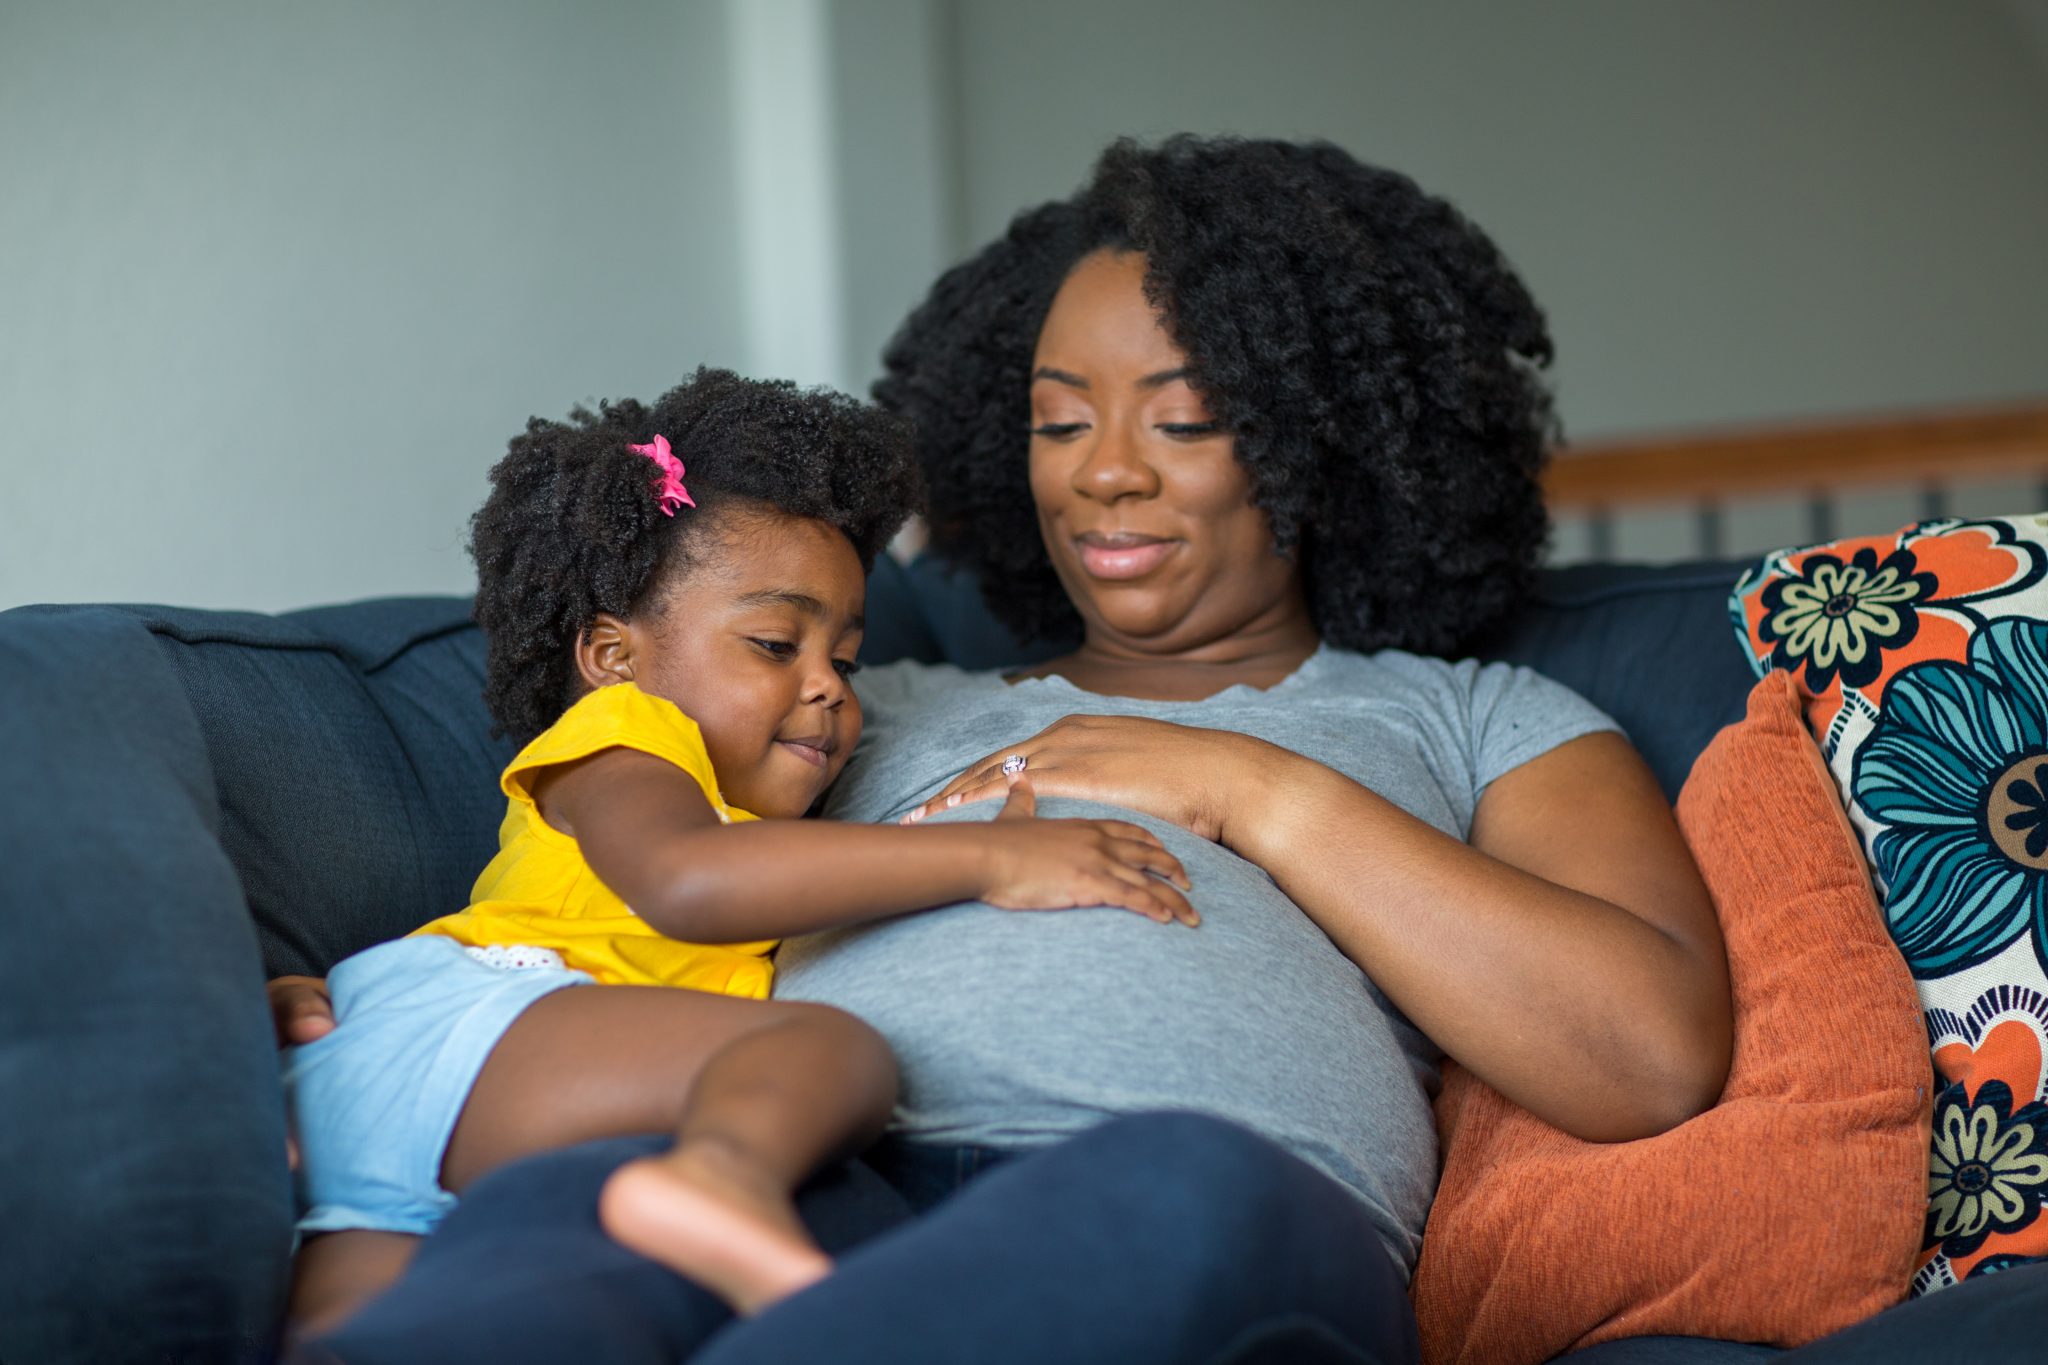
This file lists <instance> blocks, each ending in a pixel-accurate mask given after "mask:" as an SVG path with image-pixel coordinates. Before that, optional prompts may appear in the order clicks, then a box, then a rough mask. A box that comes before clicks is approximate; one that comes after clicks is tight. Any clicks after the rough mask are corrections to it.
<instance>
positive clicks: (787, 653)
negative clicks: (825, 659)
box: [747, 636, 860, 678]
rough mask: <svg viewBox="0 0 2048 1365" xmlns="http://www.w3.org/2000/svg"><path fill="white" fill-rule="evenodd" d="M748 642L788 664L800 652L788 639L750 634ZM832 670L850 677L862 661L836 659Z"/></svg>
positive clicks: (858, 668)
mask: <svg viewBox="0 0 2048 1365" xmlns="http://www.w3.org/2000/svg"><path fill="white" fill-rule="evenodd" d="M747 643H748V644H751V645H752V646H753V647H754V648H756V649H758V650H760V651H761V652H762V653H763V654H766V655H767V656H768V657H769V658H771V659H773V660H775V661H776V662H777V663H785V664H786V663H788V662H790V661H791V660H792V659H794V658H796V656H797V654H798V653H799V652H800V651H799V649H798V647H797V646H796V645H795V644H794V643H792V642H790V641H788V640H763V639H758V638H754V637H751V636H750V637H749V638H748V640H747ZM832 670H833V671H834V672H835V673H837V674H838V675H839V676H840V677H842V678H850V677H852V676H853V675H854V674H856V673H858V672H860V661H859V660H858V659H834V660H833V661H832Z"/></svg>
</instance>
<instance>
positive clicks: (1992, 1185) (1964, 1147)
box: [1913, 986, 2048, 1294]
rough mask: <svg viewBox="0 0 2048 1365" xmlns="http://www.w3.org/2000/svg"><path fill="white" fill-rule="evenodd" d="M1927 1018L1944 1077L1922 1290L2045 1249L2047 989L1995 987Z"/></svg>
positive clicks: (1918, 1286) (1918, 1288)
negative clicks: (1963, 1010) (1956, 1010)
mask: <svg viewBox="0 0 2048 1365" xmlns="http://www.w3.org/2000/svg"><path fill="white" fill-rule="evenodd" d="M1927 1018H1928V1028H1929V1031H1930V1033H1932V1034H1933V1035H1934V1045H1935V1046H1934V1066H1935V1070H1936V1071H1938V1072H1939V1073H1940V1075H1941V1079H1942V1080H1943V1081H1946V1082H1947V1083H1948V1084H1947V1087H1946V1088H1945V1089H1943V1090H1942V1091H1941V1093H1940V1094H1938V1095H1937V1096H1936V1097H1935V1101H1934V1143H1933V1151H1932V1153H1931V1156H1930V1159H1929V1162H1928V1171H1927V1232H1926V1236H1925V1238H1924V1239H1923V1240H1924V1249H1923V1252H1922V1259H1921V1263H1920V1269H1919V1271H1918V1273H1917V1274H1915V1276H1914V1277H1913V1291H1914V1292H1915V1293H1916V1294H1917V1293H1925V1292H1927V1291H1928V1290H1929V1289H1935V1288H1942V1287H1946V1286H1947V1285H1951V1284H1954V1283H1956V1282H1957V1281H1959V1280H1965V1279H1969V1278H1970V1277H1971V1276H1974V1275H1988V1274H1993V1273H1995V1272H1997V1271H2000V1270H2009V1269H2011V1268H2012V1267H2013V1266H2015V1265H2021V1264H2024V1263H2025V1262H2027V1261H2031V1260H2037V1259H2040V1258H2042V1257H2048V1218H2043V1217H2042V1216H2041V1214H2042V1209H2043V1207H2044V1205H2048V1102H2044V1101H2043V1100H2042V1099H2041V1098H2039V1096H2041V1095H2042V1093H2043V1089H2044V1080H2048V1078H2044V1077H2043V1075H2042V1039H2043V1037H2044V1036H2048V996H2044V995H2042V994H2041V993H2040V992H2038V991H2029V990H2025V989H2022V988H2018V987H2011V986H2001V987H1995V988H1993V989H1992V990H1990V991H1987V992H1986V993H1985V994H1984V995H1983V996H1981V997H1980V998H1979V999H1978V1000H1977V1001H1976V1002H1975V1003H1974V1004H1973V1005H1972V1006H1971V1008H1970V1010H1969V1012H1968V1013H1967V1014H1966V1015H1963V1016H1957V1015H1954V1014H1951V1013H1949V1012H1947V1011H1945V1010H1938V1009H1937V1010H1929V1011H1927ZM2022 1096H2035V1097H2036V1098H2034V1099H2033V1100H2032V1101H2031V1102H2028V1101H2025V1100H2022V1099H2021V1098H2020V1097H2022Z"/></svg>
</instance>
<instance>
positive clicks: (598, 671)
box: [576, 611, 633, 688]
mask: <svg viewBox="0 0 2048 1365" xmlns="http://www.w3.org/2000/svg"><path fill="white" fill-rule="evenodd" d="M576 676H577V677H578V678H580V679H581V680H582V682H583V685H584V686H585V687H591V688H596V687H610V686H611V685H612V684H613V683H622V682H631V681H633V631H632V629H631V627H629V626H628V625H627V624H626V623H625V622H624V621H622V620H620V619H619V618H618V617H616V616H614V615H612V614H611V613H610V612H608V611H601V612H599V613H598V614H597V619H596V620H595V621H593V622H591V623H590V628H589V629H587V630H585V631H584V632H583V634H582V636H581V637H580V638H579V639H578V640H577V641H576Z"/></svg>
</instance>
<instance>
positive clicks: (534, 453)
mask: <svg viewBox="0 0 2048 1365" xmlns="http://www.w3.org/2000/svg"><path fill="white" fill-rule="evenodd" d="M657 434H659V435H662V436H666V437H667V438H668V440H669V444H670V448H671V450H672V451H673V452H674V454H675V456H676V458H678V459H680V460H681V461H682V462H683V464H684V466H685V467H686V472H685V475H684V480H683V482H684V484H685V485H686V486H687V487H688V489H689V492H690V496H691V497H692V498H694V499H695V501H696V504H697V505H696V507H695V508H694V509H693V508H690V507H684V508H682V509H681V510H680V511H679V512H678V513H677V515H675V516H673V517H671V516H669V515H667V514H666V513H664V512H663V511H662V510H661V509H660V506H659V500H658V499H657V497H656V493H655V487H656V484H657V482H658V479H659V471H658V470H657V469H656V467H655V466H654V464H653V463H652V462H651V461H650V460H649V459H648V458H647V457H646V456H645V455H639V454H634V453H633V452H631V451H629V450H627V449H626V447H627V446H629V445H645V444H647V443H648V442H650V441H652V440H653V439H654V437H655V436H656V435H657ZM917 504H918V478H917V468H916V464H915V462H914V459H913V457H912V455H911V450H910V439H909V433H908V431H907V429H906V426H905V424H904V423H903V421H902V420H901V419H899V418H897V417H894V416H891V415H890V414H888V413H886V412H883V411H882V410H880V409H878V408H875V407H871V406H869V405H867V404H864V403H861V402H858V401H856V400H855V399H852V398H848V397H846V396H845V395H844V394H837V393H832V392H829V391H827V390H824V389H811V390H803V389H799V388H797V387H796V386H795V385H794V384H790V383H787V382H785V381H780V380H758V379H742V378H740V377H739V376H738V375H736V374H734V373H732V372H731V371H729V370H714V369H708V368H706V369H700V370H698V371H697V373H696V374H695V375H694V376H692V377H691V378H690V379H689V380H688V381H687V382H685V383H683V384H680V385H678V386H677V387H675V388H673V389H671V390H669V391H668V392H667V393H665V394H663V395H662V396H661V397H660V398H659V399H657V400H656V401H655V402H654V404H653V405H652V406H651V407H650V406H646V405H643V404H640V403H637V402H634V401H632V400H631V399H622V400H620V401H617V402H604V403H600V404H598V407H597V411H595V412H592V411H590V410H589V409H588V408H582V407H579V408H577V409H576V410H575V411H574V412H571V413H570V414H569V420H568V421H566V422H551V421H547V420H545V419H543V418H539V417H535V418H533V419H532V420H530V421H529V422H528V423H527V424H526V430H525V431H524V432H523V433H521V434H520V435H518V436H515V437H513V438H512V441H511V445H510V447H509V449H508V452H507V453H506V455H505V458H504V459H502V460H500V461H498V463H497V464H496V465H495V466H493V468H492V469H491V495H490V497H489V498H488V499H487V500H486V501H485V502H484V505H483V506H482V508H480V509H479V510H478V511H477V513H476V515H475V516H474V517H472V518H471V519H470V528H469V552H470V556H471V557H472V558H473V559H475V561H476V570H477V595H476V620H477V624H479V625H480V626H482V627H483V631H484V640H485V647H486V651H487V662H486V665H485V680H484V701H485V703H486V704H487V705H488V706H489V707H490V711H491V718H492V720H493V721H495V722H496V724H497V726H498V729H499V730H500V731H502V732H504V733H508V734H510V735H512V736H513V737H514V738H515V739H517V740H518V741H519V742H520V743H522V744H523V743H525V742H526V741H527V740H529V739H531V738H532V737H533V736H535V735H537V734H539V733H540V732H541V731H542V730H544V729H546V728H547V727H548V726H549V725H551V724H553V723H554V721H555V720H556V719H557V718H559V717H560V716H561V714H562V712H563V711H564V710H565V709H567V707H568V705H569V703H570V702H571V701H573V700H574V694H575V686H574V674H573V670H572V659H571V646H572V645H573V644H574V643H575V642H576V641H577V640H578V639H580V638H581V637H582V635H583V633H584V632H585V631H586V630H588V629H589V628H590V626H591V624H592V623H593V622H594V621H595V620H596V619H597V615H598V613H599V612H610V613H612V614H613V615H616V616H621V617H626V618H631V617H632V616H633V614H634V613H635V612H638V611H642V610H645V609H648V608H650V607H653V608H655V609H658V608H659V603H658V602H657V601H654V600H652V598H651V594H653V593H654V592H655V590H656V589H657V587H658V586H659V585H660V584H661V583H662V582H663V581H664V580H665V574H664V570H665V569H668V568H678V567H682V566H684V565H686V564H688V563H689V562H691V560H692V559H693V557H694V556H695V555H696V554H698V553H700V552H701V549H702V547H703V543H704V541H705V537H706V535H707V533H710V532H711V531H712V530H713V528H714V527H715V526H716V524H717V523H718V522H719V521H720V520H721V509H743V508H746V507H747V506H749V505H753V506H755V507H765V508H768V509H772V510H773V511H775V512H780V513H783V514H785V515H787V516H793V517H815V518H816V519H818V520H820V521H823V522H826V523H828V524H830V525H831V526H833V527H835V528H837V529H838V530H839V531H840V532H841V533H842V534H844V535H845V536H846V538H847V540H849V541H851V542H852V544H853V548H854V550H855V551H856V552H857V553H858V554H859V555H860V559H861V565H862V567H863V568H872V567H873V565H874V561H875V555H876V554H877V553H879V552H880V551H881V550H882V548H883V547H884V546H886V545H887V544H888V543H889V538H890V537H891V536H893V535H895V534H896V531H897V529H898V528H899V527H901V526H902V525H903V522H904V519H905V518H906V517H908V516H909V515H910V513H911V512H912V511H914V510H915V509H916V507H917Z"/></svg>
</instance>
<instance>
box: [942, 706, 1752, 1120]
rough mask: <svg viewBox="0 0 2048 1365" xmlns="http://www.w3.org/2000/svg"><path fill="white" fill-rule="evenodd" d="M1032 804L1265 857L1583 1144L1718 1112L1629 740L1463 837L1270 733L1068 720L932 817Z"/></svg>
mask: <svg viewBox="0 0 2048 1365" xmlns="http://www.w3.org/2000/svg"><path fill="white" fill-rule="evenodd" d="M1012 752H1017V753H1024V754H1026V755H1027V756H1028V759H1029V764H1030V766H1029V769H1028V771H1029V773H1030V775H1031V777H1032V778H1033V780H1034V781H1035V783H1036V784H1037V787H1038V790H1039V791H1040V792H1041V793H1043V794H1047V795H1062V796H1075V797H1083V798H1087V799H1093V800H1099V801H1106V802H1109V803H1111V804H1114V805H1121V806H1125V807H1128V808H1130V809H1133V810H1142V811H1146V812H1148V813H1150V814H1153V815H1156V816H1159V817H1161V818H1163V819H1167V820H1172V821H1174V822H1175V823H1177V824H1180V825H1182V826H1184V827H1186V828H1188V829H1190V830H1193V831H1194V832H1195V833H1197V834H1200V835H1203V836H1205V837H1207V838H1211V839H1215V840H1217V841H1219V842H1221V843H1223V844H1224V845H1226V846H1227V847H1229V848H1230V849H1232V850H1233V851H1234V852H1236V853H1238V854H1239V855H1241V856H1242V857H1244V858H1246V859H1248V860H1249V861H1251V862H1254V863H1257V864H1258V865H1259V866H1260V867H1262V868H1264V869H1265V870H1266V872H1267V873H1268V874H1269V875H1270V876H1272V878H1273V879H1274V881H1275V882H1276V883H1277V884H1278V885H1279V886H1280V888H1281V890H1283V891H1285V892H1286V893H1287V895H1288V896H1289V897H1290V898H1291V899H1292V900H1293V901H1294V902H1295V903H1296V904H1297V905H1299V906H1300V907H1301V908H1302V910H1303V911H1304V912H1306V913H1307V914H1308V916H1309V917H1310V918H1311V919H1313V920H1314V921H1315V922H1316V924H1317V925H1318V926H1319V927H1320V928H1321V929H1322V930H1323V932H1324V933H1326V934H1328V935H1329V937H1330V939H1331V941H1332V942H1333V943H1335V944H1336V945H1337V947H1338V948H1339V949H1340V950H1342V951H1343V952H1344V953H1345V955H1346V956H1348V957H1350V958H1351V960H1352V961H1354V962H1356V963H1358V964H1359V965H1360V966H1361V967H1363V968H1364V969H1365V970H1366V971H1367V972H1369V973H1370V974H1371V975H1372V978H1373V980H1374V981H1375V982H1377V983H1378V985H1379V987H1380V989H1382V990H1383V991H1385V992H1386V994H1387V996H1388V998H1389V999H1391V1000H1392V1001H1393V1002H1394V1003H1395V1004H1396V1005H1397V1006H1399V1007H1400V1009H1401V1010H1402V1012H1403V1013H1405V1014H1406V1015H1407V1016H1408V1017H1409V1018H1410V1019H1411V1020H1413V1021H1414V1023H1415V1024H1416V1026H1417V1027H1419V1028H1421V1029H1422V1030H1423V1031H1424V1032H1425V1033H1427V1034H1428V1035H1429V1036H1430V1037H1431V1038H1432V1039H1434V1040H1435V1041H1436V1042H1437V1044H1438V1045H1439V1046H1441V1047H1442V1048H1443V1049H1444V1051H1445V1052H1447V1053H1449V1054H1450V1055H1451V1056H1452V1057H1455V1058H1456V1059H1457V1060H1458V1061H1459V1062H1460V1063H1462V1064H1463V1065H1464V1066H1465V1067H1466V1068H1468V1069H1469V1070H1471V1071H1472V1072H1473V1073H1474V1074H1476V1075H1478V1076H1479V1077H1480V1078H1481V1079H1483V1080H1485V1081H1486V1082H1487V1083H1488V1084H1490V1085H1492V1086H1493V1087H1494V1088H1495V1089H1497V1090H1499V1091H1500V1092H1501V1093H1502V1094H1504V1095H1506V1096H1507V1097H1508V1098H1510V1099H1512V1100H1514V1101H1515V1102H1516V1103H1517V1104H1520V1105H1521V1106H1522V1107H1524V1108H1526V1109H1528V1110H1530V1111H1531V1112H1532V1113H1534V1114H1536V1115H1538V1116H1539V1117H1541V1118H1543V1119H1544V1120H1546V1121H1547V1122H1549V1123H1551V1124H1553V1125H1555V1126H1556V1127H1558V1128H1562V1129H1564V1130H1565V1131H1566V1132H1568V1133H1571V1134H1573V1135H1575V1136H1577V1137H1581V1138H1586V1139H1589V1140H1593V1141H1619V1140H1622V1139H1627V1138H1635V1137H1644V1136H1648V1135H1650V1134H1652V1133H1657V1132H1662V1131H1664V1130H1665V1129H1667V1128H1670V1127H1672V1126H1674V1125H1676V1124H1678V1123H1681V1122H1683V1121H1684V1120H1686V1119H1687V1118H1690V1117H1692V1116H1693V1115H1694V1114H1696V1113H1698V1112H1700V1111H1701V1110H1703V1109H1705V1108H1707V1107H1708V1106H1710V1105H1712V1104H1713V1102H1714V1101H1715V1099H1716V1098H1717V1097H1718V1096H1719V1094H1720V1091H1721V1086H1722V1084H1723V1082H1724V1081H1725V1079H1726V1076H1727V1069H1728V1059H1729V1055H1730V1052H1731V1050H1732V1046H1733V1042H1732V1038H1733V1029H1732V1006H1731V1003H1730V1000H1729V994H1728V973H1727V962H1726V959H1725V957H1724V955H1723V952H1722V947H1721V935H1720V927H1719V925H1718V923H1717V922H1716V920H1715V918H1714V913H1713V907H1712V904H1711V902H1710V901H1709V899H1708V897H1707V892H1706V888H1705V886H1704V885H1703V884H1702V883H1701V882H1700V879H1699V873H1698V870H1697V869H1696V868H1695V867H1694V865H1693V862H1692V857H1691V854H1690V853H1689V852H1688V851H1687V849H1686V847H1685V843H1684V841H1683V840H1682V839H1681V838H1680V836H1679V833H1678V828H1677V825H1676V823H1675V822H1674V821H1673V819H1672V817H1671V812H1670V808H1669V806H1667V805H1666V804H1665V801H1664V798H1663V794H1662V793H1661V792H1660V791H1659V789H1658V787H1657V785H1656V782H1655V780H1654V779H1653V778H1652V777H1651V775H1650V772H1649V770H1648V768H1646V767H1645V766H1644V764H1643V762H1642V760H1641V759H1640V758H1638V757H1637V756H1636V753H1635V751H1634V750H1633V749H1632V748H1631V747H1630V746H1629V744H1628V743H1627V741H1626V740H1623V739H1621V738H1619V737H1618V736H1614V735H1608V734H1599V735H1588V736H1585V737H1583V738H1580V739H1575V740H1572V741H1570V742H1568V743H1566V744H1563V745H1560V746H1559V747H1558V748H1556V749H1554V750H1552V751H1551V752H1549V753H1547V754H1545V755H1543V756H1542V757H1540V758H1537V759H1535V760H1533V761H1532V762H1529V763H1526V764H1523V765H1522V766H1521V767H1519V768H1516V769H1514V770H1513V771H1512V772H1509V773H1507V774H1505V775H1504V776H1502V777H1500V778H1499V779H1497V780H1496V781H1495V782H1493V783H1492V784H1491V785H1490V786H1488V787H1487V789H1486V790H1485V792H1484V793H1483V794H1482V796H1481V797H1480V801H1479V805H1478V809H1477V811H1476V813H1475V815H1474V819H1473V824H1472V841H1471V843H1470V844H1464V843H1460V842H1459V841H1458V840H1456V839H1454V838H1452V837H1450V836H1449V835H1446V834H1444V833H1442V832H1441V831H1439V830H1437V829H1435V828H1434V827H1433V826H1431V825H1429V824H1427V823H1426V822H1424V821H1422V820H1418V819H1416V818H1415V817H1414V816H1412V815H1409V814H1408V813H1407V812H1406V811H1404V810H1402V809H1401V808H1400V807H1398V806H1396V805H1394V804H1393V803H1392V802H1389V801H1387V800H1386V799H1385V798H1383V797H1381V796H1379V795H1377V794H1376V793H1374V792H1372V791H1370V790H1368V789H1367V788H1365V787H1363V786H1360V785H1359V784H1358V783H1356V782H1353V781H1352V780H1351V779H1350V778H1348V777H1345V776H1344V775H1343V774H1341V773H1338V772H1336V771H1334V770H1333V769H1330V768H1328V767H1325V766H1324V765H1322V764H1320V763H1317V762H1315V761H1313V760H1311V759H1308V758H1304V757H1302V756H1301V755H1299V754H1296V753H1292V752H1290V751H1288V750H1286V749H1282V748H1279V747H1277V746H1275V745H1272V744H1268V743H1266V742H1264V741H1262V740H1257V739H1252V738H1249V737H1247V736H1243V735H1236V734H1229V733H1225V732H1221V731H1214V730H1197V729H1191V728H1189V727H1186V726H1179V725H1173V724H1169V723H1167V722H1164V721H1154V720H1142V719H1133V718H1125V717H1105V716H1072V717H1068V718H1067V719H1066V720H1063V721H1061V722H1059V723H1058V724H1057V725H1054V726H1052V727H1050V728H1048V729H1047V730H1045V731H1043V732H1041V733H1040V734H1038V735H1036V736H1033V737H1032V738H1030V739H1028V740H1025V741H1023V742H1022V743H1020V744H1018V745H1014V746H1012V747H1011V748H1009V749H1004V750H999V751H997V752H996V753H994V754H991V755H990V756H989V758H988V759H987V760H984V761H983V762H982V763H979V764H976V765H975V766H974V767H972V768H970V769H968V771H967V772H966V773H964V774H962V776H961V777H960V778H959V779H958V780H956V781H955V782H954V783H952V784H950V785H949V786H948V787H947V788H946V789H945V790H944V791H942V792H941V793H940V794H939V796H938V797H936V798H934V799H933V801H932V802H930V803H928V805H927V807H924V808H920V810H919V811H914V812H912V817H911V818H912V819H913V820H914V819H915V818H916V817H918V816H919V815H920V814H921V813H922V811H923V810H925V809H929V808H932V807H937V806H941V805H945V804H947V803H948V800H949V798H950V797H953V796H955V795H957V796H959V797H960V799H961V800H963V801H971V800H979V799H985V798H986V797H987V796H989V795H992V794H993V792H994V788H993V787H992V786H991V782H992V776H991V775H992V774H993V773H994V772H995V771H996V765H999V764H1000V763H1001V761H1002V758H1003V756H1004V755H1006V754H1009V753H1012Z"/></svg>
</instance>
